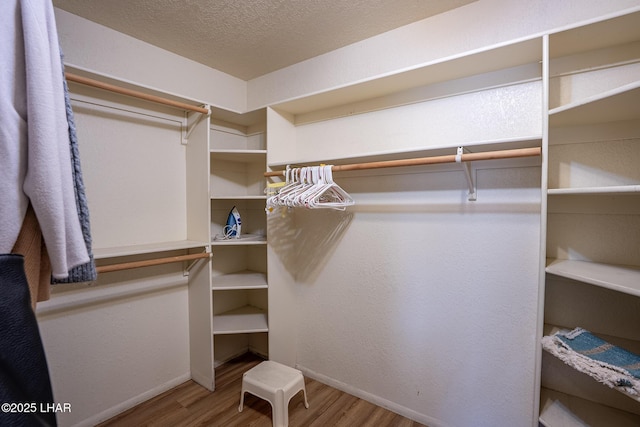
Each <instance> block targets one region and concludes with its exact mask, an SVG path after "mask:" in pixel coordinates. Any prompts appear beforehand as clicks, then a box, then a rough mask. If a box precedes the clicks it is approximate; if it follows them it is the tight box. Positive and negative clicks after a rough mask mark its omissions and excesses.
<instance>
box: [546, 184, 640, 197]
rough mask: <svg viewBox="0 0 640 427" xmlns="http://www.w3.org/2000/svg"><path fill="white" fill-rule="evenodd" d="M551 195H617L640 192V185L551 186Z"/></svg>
mask: <svg viewBox="0 0 640 427" xmlns="http://www.w3.org/2000/svg"><path fill="white" fill-rule="evenodd" d="M547 194H548V195H550V196H571V195H594V196H598V195H616V194H620V195H623V194H629V195H634V194H640V185H612V186H604V187H577V188H550V189H548V190H547Z"/></svg>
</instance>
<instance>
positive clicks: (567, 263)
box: [546, 259, 640, 296]
mask: <svg viewBox="0 0 640 427" xmlns="http://www.w3.org/2000/svg"><path fill="white" fill-rule="evenodd" d="M546 271H547V273H550V274H555V275H556V276H561V277H566V278H569V279H573V280H578V281H581V282H584V283H589V284H591V285H594V286H600V287H603V288H607V289H612V290H615V291H618V292H624V293H626V294H629V295H635V296H640V267H634V266H625V265H613V264H601V263H596V262H587V261H575V260H566V259H553V260H548V262H547V268H546Z"/></svg>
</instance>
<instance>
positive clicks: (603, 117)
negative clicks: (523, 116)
mask: <svg viewBox="0 0 640 427" xmlns="http://www.w3.org/2000/svg"><path fill="white" fill-rule="evenodd" d="M639 104H640V80H639V81H636V82H633V83H629V84H626V85H623V86H620V87H618V88H615V89H612V90H609V91H605V92H602V93H599V94H597V95H593V96H590V97H587V98H585V99H581V100H579V101H575V102H572V103H569V104H566V105H563V106H560V107H557V108H554V109H552V110H550V111H549V116H550V117H549V124H550V125H552V126H567V125H581V124H593V123H606V122H614V121H624V120H635V119H639V118H640V109H639V108H638V105H639Z"/></svg>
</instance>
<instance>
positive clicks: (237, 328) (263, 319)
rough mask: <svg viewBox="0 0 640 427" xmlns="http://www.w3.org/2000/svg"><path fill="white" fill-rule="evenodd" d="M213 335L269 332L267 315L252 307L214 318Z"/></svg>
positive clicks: (237, 309)
mask: <svg viewBox="0 0 640 427" xmlns="http://www.w3.org/2000/svg"><path fill="white" fill-rule="evenodd" d="M213 325H214V326H213V334H214V335H223V334H247V333H255V332H269V327H268V324H267V313H266V312H265V311H264V310H262V309H260V308H258V307H254V306H251V305H245V306H243V307H240V308H236V309H234V310H229V311H226V312H224V313H220V314H216V315H215V316H213Z"/></svg>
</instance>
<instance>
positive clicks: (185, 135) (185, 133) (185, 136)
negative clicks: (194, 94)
mask: <svg viewBox="0 0 640 427" xmlns="http://www.w3.org/2000/svg"><path fill="white" fill-rule="evenodd" d="M205 107H206V108H207V109H208V110H209V112H208V113H207V115H206V117H209V116H210V115H211V109H209V106H208V105H206V106H205ZM195 114H198V119H197V120H196V121H195V123H194V124H193V125H191V127H189V112H188V111H186V112H185V117H184V123H183V126H182V145H188V144H189V137H191V133H192V132H193V130H194V129H195V128H196V126H198V123H200V121H202V119H203V118H204V117H205V115H204V114H203V113H199V112H196V113H195Z"/></svg>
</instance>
